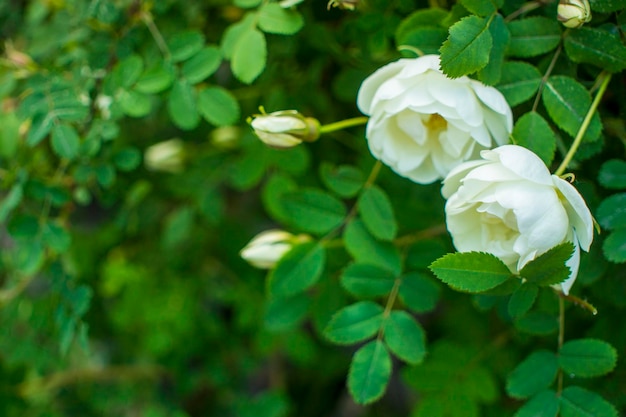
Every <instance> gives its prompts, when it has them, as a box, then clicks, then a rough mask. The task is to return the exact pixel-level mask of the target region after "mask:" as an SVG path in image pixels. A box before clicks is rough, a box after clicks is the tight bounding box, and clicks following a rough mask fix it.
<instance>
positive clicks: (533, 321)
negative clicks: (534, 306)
mask: <svg viewBox="0 0 626 417" xmlns="http://www.w3.org/2000/svg"><path fill="white" fill-rule="evenodd" d="M515 327H516V328H517V329H518V330H520V331H522V332H525V333H530V334H536V335H544V336H545V335H549V334H552V333H554V332H556V331H557V330H558V328H559V320H558V318H557V317H555V316H554V315H552V314H549V313H546V312H543V311H531V312H530V313H528V314H526V315H525V316H524V317H522V318H521V319H519V320H517V321H515Z"/></svg>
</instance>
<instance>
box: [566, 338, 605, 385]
mask: <svg viewBox="0 0 626 417" xmlns="http://www.w3.org/2000/svg"><path fill="white" fill-rule="evenodd" d="M616 361H617V352H616V351H615V349H614V348H613V346H611V345H610V344H608V343H606V342H604V341H602V340H595V339H579V340H570V341H568V342H566V343H565V344H564V345H563V346H562V347H561V349H559V366H560V367H561V368H563V370H564V371H565V372H567V373H568V374H571V375H573V376H577V377H593V376H601V375H604V374H606V373H608V372H610V371H612V370H613V368H614V367H615V362H616Z"/></svg>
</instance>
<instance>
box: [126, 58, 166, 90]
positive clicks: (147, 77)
mask: <svg viewBox="0 0 626 417" xmlns="http://www.w3.org/2000/svg"><path fill="white" fill-rule="evenodd" d="M173 80H174V77H173V76H172V73H171V72H170V71H167V70H166V69H165V68H164V67H163V66H162V65H157V66H154V67H152V68H149V69H147V70H146V71H145V72H144V73H143V74H141V77H139V79H138V80H137V83H136V84H135V86H134V87H133V90H134V91H137V92H138V93H144V94H156V93H160V92H161V91H163V90H165V89H167V88H168V87H169V86H170V85H172V81H173Z"/></svg>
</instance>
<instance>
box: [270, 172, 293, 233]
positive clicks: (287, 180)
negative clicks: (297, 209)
mask: <svg viewBox="0 0 626 417" xmlns="http://www.w3.org/2000/svg"><path fill="white" fill-rule="evenodd" d="M297 189H298V185H297V184H296V182H295V181H294V180H293V179H291V177H289V176H287V175H285V174H283V173H280V172H277V173H274V174H273V175H272V176H271V177H270V178H269V179H268V180H267V181H266V182H265V185H264V187H263V191H262V194H261V199H262V200H263V206H264V208H265V210H266V211H267V212H268V214H269V215H270V216H271V217H272V218H274V219H276V220H279V221H281V222H287V219H288V218H289V216H288V214H287V213H286V212H285V210H284V208H283V205H282V203H281V197H282V196H283V195H284V194H287V193H290V192H293V191H296V190H297Z"/></svg>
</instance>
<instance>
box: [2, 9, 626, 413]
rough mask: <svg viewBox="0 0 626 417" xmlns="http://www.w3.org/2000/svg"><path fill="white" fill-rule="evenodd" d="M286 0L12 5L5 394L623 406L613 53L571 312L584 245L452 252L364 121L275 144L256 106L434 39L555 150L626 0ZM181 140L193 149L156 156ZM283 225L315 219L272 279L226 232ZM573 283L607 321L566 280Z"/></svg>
mask: <svg viewBox="0 0 626 417" xmlns="http://www.w3.org/2000/svg"><path fill="white" fill-rule="evenodd" d="M286 3H289V2H284V1H282V2H279V1H265V0H263V1H262V0H234V1H224V0H209V1H196V0H166V1H141V2H140V1H136V0H116V1H110V0H96V1H91V2H84V1H82V0H65V1H53V2H41V1H35V0H33V1H25V2H0V36H1V37H2V38H3V42H2V43H3V45H4V49H3V56H2V59H1V60H0V99H1V100H2V103H1V104H2V106H1V109H0V224H1V225H2V228H1V230H0V242H1V243H0V244H1V245H2V252H1V255H0V329H1V330H0V415H6V416H43V415H46V416H66V415H75V414H77V413H78V414H80V415H84V416H90V415H98V416H102V415H105V416H109V415H110V416H120V415H134V414H136V413H140V414H141V415H146V416H150V417H162V416H163V417H165V416H176V417H183V416H190V417H193V416H212V415H237V416H243V417H246V416H257V415H262V416H275V417H283V416H286V415H292V414H293V415H302V416H318V415H331V414H333V413H334V414H337V415H349V413H350V412H349V411H347V410H346V409H344V407H346V406H345V404H346V401H345V398H344V396H343V395H338V394H337V388H338V387H344V386H345V381H346V380H347V390H346V394H347V395H346V396H349V397H351V398H352V400H353V401H355V402H357V403H359V404H370V403H373V402H375V401H377V400H379V402H377V403H376V404H373V405H372V406H371V407H368V408H360V409H359V412H360V413H362V415H389V416H394V415H408V414H411V413H413V415H415V416H420V417H433V416H442V417H443V416H455V417H464V416H467V417H474V416H479V415H486V416H502V415H512V414H514V413H517V414H516V416H519V417H526V416H531V415H538V413H541V414H540V415H545V416H556V415H561V416H565V417H568V416H569V417H571V416H596V417H603V416H617V415H618V413H619V412H623V411H624V410H625V409H626V408H625V407H626V397H625V396H624V392H626V390H625V389H624V382H623V381H624V377H623V376H624V372H625V369H626V368H625V367H624V365H623V364H622V363H621V362H617V363H616V358H617V355H616V351H624V349H626V337H625V336H624V334H623V332H616V331H615V329H617V328H619V326H620V325H621V319H620V318H621V317H622V316H623V313H624V310H625V309H626V302H625V301H624V297H623V294H624V291H626V289H625V286H624V280H623V275H624V269H623V265H622V264H620V263H623V262H624V261H625V260H626V255H625V253H626V247H625V246H624V241H625V240H626V236H625V233H624V231H625V230H626V227H625V225H626V223H625V222H624V217H625V216H624V210H623V207H624V204H623V203H624V193H623V192H621V191H623V190H624V189H626V182H625V181H624V172H625V171H626V164H625V163H624V159H625V158H624V145H626V135H625V133H624V132H626V128H625V125H624V121H623V120H624V119H625V118H626V110H624V108H625V106H624V104H625V103H624V101H623V100H624V99H623V97H626V94H624V93H625V91H624V86H623V85H622V84H620V83H619V80H618V79H617V78H618V76H614V79H613V80H612V83H611V88H610V89H609V92H608V93H607V94H606V95H605V97H604V99H603V103H602V104H601V105H600V107H599V108H598V112H597V113H594V114H593V116H592V117H591V119H589V127H588V129H586V134H585V136H584V138H583V145H582V147H581V149H580V151H579V152H578V153H577V154H576V164H572V165H571V167H575V168H576V173H577V177H578V178H579V179H580V181H579V185H581V186H582V187H581V189H582V191H583V193H584V194H585V197H586V198H587V201H588V202H589V204H590V207H591V208H592V211H593V212H594V215H596V218H597V220H598V222H599V224H600V225H601V226H602V227H603V228H605V229H607V231H608V233H606V232H605V233H603V235H602V237H600V238H599V240H603V242H601V243H600V244H598V243H594V247H593V248H594V250H592V253H591V254H589V255H588V256H586V257H583V263H582V265H581V270H580V274H579V279H578V283H577V284H576V286H575V287H574V291H573V292H574V293H575V294H576V295H577V296H578V295H580V298H573V297H570V299H569V300H565V303H566V305H565V308H566V309H567V313H568V320H567V326H566V328H564V326H563V324H562V323H559V320H558V317H559V311H558V301H557V298H556V297H555V292H554V291H553V289H552V287H551V286H552V285H553V284H557V283H559V282H561V281H562V280H563V279H564V278H565V277H566V276H567V274H568V272H569V271H568V269H567V267H565V266H564V260H565V259H567V258H568V257H569V255H570V253H571V250H572V248H571V245H562V246H559V247H557V248H554V249H553V250H552V251H550V252H548V253H546V254H544V255H543V256H542V257H540V258H538V259H537V260H535V261H533V262H531V263H529V264H528V265H527V266H526V267H525V268H524V269H523V270H522V271H521V273H520V276H512V275H511V274H510V272H509V271H508V269H507V268H506V266H504V265H503V264H502V262H500V261H499V260H498V259H496V258H494V257H493V256H490V255H487V254H479V253H469V254H448V255H445V254H446V253H447V252H452V246H451V244H450V242H449V239H448V238H447V237H446V235H445V225H444V224H443V204H444V202H443V200H442V198H441V196H440V192H439V187H438V186H437V185H433V186H418V185H415V184H413V183H411V182H409V181H408V180H406V179H403V178H399V177H398V176H396V175H395V174H393V173H392V172H391V171H390V170H388V169H387V168H385V167H384V166H381V165H380V164H378V163H376V162H375V161H374V160H373V159H372V157H371V155H370V153H369V151H368V149H367V146H366V143H365V141H364V137H363V130H362V129H352V130H347V131H342V132H335V133H333V134H329V135H325V136H323V137H322V138H321V139H320V140H319V141H318V142H316V143H312V144H307V145H306V146H300V147H296V148H292V149H289V150H282V151H279V150H274V149H269V148H267V147H265V146H264V145H263V144H262V143H261V142H260V141H258V140H256V138H255V137H254V136H253V135H252V134H251V132H250V129H249V128H248V127H247V126H245V121H244V120H243V119H245V117H246V116H247V115H249V114H252V113H255V112H256V109H257V108H258V107H259V105H263V106H264V107H265V108H267V109H268V111H274V110H284V109H290V108H293V109H298V110H300V111H301V112H303V113H304V114H306V115H313V116H315V117H316V118H318V119H319V120H320V121H322V122H331V121H337V120H339V119H341V118H348V117H354V116H357V115H358V112H357V110H356V107H355V104H354V103H355V98H356V91H357V89H358V86H359V85H360V83H361V81H362V80H363V79H364V78H365V76H367V75H368V74H370V73H371V72H372V71H374V70H375V69H376V68H378V67H380V66H381V65H383V64H385V63H387V62H389V61H391V60H393V59H395V58H397V57H399V56H400V55H401V54H405V55H407V56H414V51H415V50H418V51H421V52H423V53H440V54H441V58H442V67H443V70H444V71H445V72H446V73H447V74H448V75H450V76H452V77H459V76H463V75H471V76H472V77H476V78H477V79H479V80H481V81H483V82H485V83H486V84H490V85H495V86H496V87H497V88H498V89H499V90H500V91H501V92H502V93H503V94H504V95H505V97H506V99H507V101H508V102H509V104H510V105H511V106H512V107H513V108H514V112H515V120H516V123H515V129H514V132H513V140H514V141H515V142H516V143H518V144H521V145H523V146H525V147H528V148H529V149H531V150H533V151H534V152H536V153H537V154H538V155H539V156H540V157H541V158H542V159H543V160H544V161H545V162H546V164H548V165H551V164H553V163H557V162H559V161H560V160H562V159H563V156H564V154H565V152H566V151H567V148H568V145H569V144H570V143H571V142H572V140H573V138H574V137H575V136H576V135H577V133H578V131H579V129H580V126H581V125H582V124H583V122H584V120H585V118H586V117H587V113H588V110H589V108H590V106H591V103H592V99H593V96H594V93H595V92H596V90H597V88H598V86H597V84H596V80H603V79H605V78H603V77H607V76H608V75H607V74H609V73H615V74H617V73H621V72H622V70H623V69H624V68H625V67H626V47H624V44H623V41H622V37H621V36H622V30H623V27H624V21H625V18H626V14H625V13H624V11H623V9H624V4H622V2H619V1H609V0H595V1H592V2H591V5H592V11H593V13H594V19H593V21H592V22H591V24H590V25H588V27H584V28H582V29H580V30H564V28H562V27H561V26H560V24H559V23H558V22H557V21H556V18H555V15H556V2H552V3H548V4H544V3H542V2H537V3H530V4H531V7H529V6H528V5H523V4H522V2H520V1H516V0H511V1H508V0H507V1H495V2H484V1H473V0H465V1H461V2H459V3H458V4H455V5H454V6H452V7H447V4H446V2H427V1H421V0H398V1H394V2H388V1H386V0H369V1H363V2H360V3H359V5H358V7H357V10H356V11H354V12H348V11H345V10H341V9H339V8H333V9H331V10H328V9H327V4H326V2H323V1H322V2H318V1H304V2H301V3H299V4H297V5H295V6H294V5H289V4H286ZM291 3H297V2H291ZM435 3H437V4H435ZM436 5H438V6H439V7H434V6H436ZM285 6H286V7H285ZM398 51H401V52H398ZM171 138H180V139H181V140H182V142H183V143H184V146H185V152H184V161H183V163H184V165H185V169H184V170H183V171H182V172H179V173H174V174H171V173H165V172H158V171H156V172H155V171H150V170H148V169H146V167H144V166H143V165H142V155H143V154H144V151H145V150H146V149H147V148H148V147H149V146H150V145H153V144H155V143H158V142H161V141H164V140H167V139H171ZM613 192H616V193H615V194H611V193H613ZM596 207H597V210H596ZM277 224H278V225H280V226H281V227H283V228H285V229H287V230H290V231H293V232H298V233H306V234H310V235H311V236H312V240H310V241H308V242H306V243H303V244H301V245H298V246H296V247H295V248H294V249H293V250H292V251H291V252H289V253H288V254H287V255H286V256H285V257H284V258H283V259H282V260H281V261H280V262H279V264H278V265H277V267H276V268H275V269H273V270H272V271H271V272H270V273H269V275H268V276H267V280H266V282H264V281H263V276H264V275H263V273H262V272H260V271H256V270H254V269H253V268H251V267H249V266H248V265H245V264H244V262H243V261H242V260H241V259H240V257H239V256H238V251H239V249H241V247H243V246H244V244H245V243H246V241H247V240H249V239H250V237H251V236H252V235H253V234H254V233H256V232H258V231H261V230H263V229H266V228H270V227H275V226H276V225H277ZM520 278H523V279H524V281H522V280H521V279H520ZM442 283H443V284H447V285H442ZM591 284H593V285H591ZM450 288H452V289H454V290H456V291H452V290H450ZM459 291H460V292H462V293H459ZM468 292H469V293H472V294H473V295H471V296H468V295H467V294H463V293H468ZM582 297H589V298H590V300H591V301H592V302H593V303H594V305H595V306H596V307H597V309H598V311H599V314H598V316H597V318H596V317H593V318H592V316H591V315H590V314H589V313H588V312H587V311H585V310H583V309H579V308H577V307H574V306H573V305H572V304H569V301H570V300H573V301H574V302H575V303H578V304H580V305H583V306H585V305H588V304H586V303H585V302H584V301H582ZM565 330H566V331H565ZM559 331H565V335H566V339H567V341H564V342H563V343H562V344H561V345H560V347H557V340H556V335H557V333H559ZM427 340H428V343H427ZM328 342H330V343H328ZM337 345H339V346H340V347H338V346H337ZM613 346H614V347H613ZM555 347H557V349H556V350H555ZM400 368H401V371H400V372H394V370H395V369H400ZM599 376H603V378H597V379H594V380H588V379H587V378H590V377H599ZM390 384H393V387H394V389H393V390H388V389H387V388H388V387H389V386H390ZM340 392H343V388H341V389H340ZM385 394H386V395H385ZM505 394H506V395H505ZM507 396H508V397H510V398H513V399H516V400H524V401H526V402H525V403H520V402H518V401H511V400H510V399H507Z"/></svg>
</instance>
